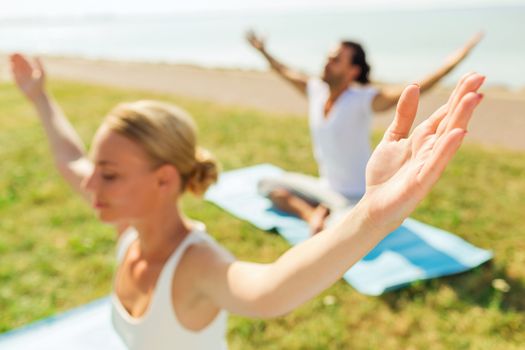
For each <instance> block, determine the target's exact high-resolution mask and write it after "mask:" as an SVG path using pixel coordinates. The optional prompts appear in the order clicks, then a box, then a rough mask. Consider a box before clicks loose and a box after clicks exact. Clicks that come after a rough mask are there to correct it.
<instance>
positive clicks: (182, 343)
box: [111, 223, 228, 350]
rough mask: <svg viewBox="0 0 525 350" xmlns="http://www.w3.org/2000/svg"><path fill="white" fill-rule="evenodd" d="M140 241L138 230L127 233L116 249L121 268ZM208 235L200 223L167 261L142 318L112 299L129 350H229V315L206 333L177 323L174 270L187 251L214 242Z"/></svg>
mask: <svg viewBox="0 0 525 350" xmlns="http://www.w3.org/2000/svg"><path fill="white" fill-rule="evenodd" d="M137 238H138V233H137V231H136V230H135V229H133V228H130V229H128V230H126V231H125V232H124V233H123V234H122V236H121V237H120V240H119V242H118V246H117V261H118V263H119V264H120V263H121V262H122V260H123V259H124V256H125V255H126V252H127V250H128V248H129V247H130V245H131V243H133V241H135V240H136V239H137ZM212 239H213V238H211V237H210V236H208V234H207V233H206V232H205V227H204V224H202V223H197V224H196V225H195V228H194V230H193V231H192V232H191V233H189V234H188V235H187V236H186V237H185V238H184V240H183V241H182V242H181V244H180V245H179V246H178V247H177V249H175V251H174V252H173V253H172V255H171V256H170V257H169V258H168V260H167V261H166V264H165V265H164V267H163V268H162V271H161V273H160V275H159V277H158V280H157V285H156V287H155V290H154V293H153V295H152V297H151V300H150V303H149V305H148V309H147V310H146V312H145V313H144V315H143V316H141V317H132V316H131V315H130V314H129V312H128V311H127V310H126V309H125V308H124V306H123V305H122V303H121V302H120V300H119V299H118V297H117V295H116V293H115V292H113V293H112V295H111V306H112V310H111V311H112V312H111V314H112V321H113V326H114V327H115V329H116V331H117V333H118V334H119V335H120V337H121V338H122V340H123V341H124V343H125V344H126V345H127V347H128V349H130V350H164V349H166V350H167V349H170V350H175V349H181V350H193V349H199V350H201V349H202V350H226V349H227V348H228V346H227V343H226V327H227V318H228V317H227V313H226V312H225V311H220V312H219V314H218V315H217V316H216V317H215V319H214V320H213V321H212V322H211V323H210V324H209V325H208V326H207V327H206V328H204V329H202V330H200V331H192V330H189V329H187V328H185V327H184V326H183V325H182V324H181V323H180V322H179V320H178V319H177V316H176V314H175V312H174V310H173V305H172V298H171V286H172V279H173V275H174V273H175V269H176V268H177V265H178V263H179V261H180V259H181V257H182V255H183V253H184V252H185V251H186V249H187V248H188V247H189V246H190V245H192V244H194V243H197V242H200V241H203V240H212Z"/></svg>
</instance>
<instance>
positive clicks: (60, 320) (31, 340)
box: [0, 297, 126, 350]
mask: <svg viewBox="0 0 525 350" xmlns="http://www.w3.org/2000/svg"><path fill="white" fill-rule="evenodd" d="M29 349H31V350H73V349H74V350H125V349H126V346H125V345H124V343H123V342H122V341H121V340H120V338H119V336H118V334H117V333H116V332H115V330H114V328H113V325H112V324H111V305H110V298H109V297H106V298H103V299H99V300H96V301H94V302H91V303H89V304H86V305H84V306H81V307H78V308H76V309H73V310H70V311H67V312H65V313H63V314H60V315H58V316H54V317H49V318H46V319H44V320H41V321H37V322H35V323H32V324H30V325H28V326H25V327H22V328H18V329H16V330H14V331H11V332H7V333H4V334H0V350H29Z"/></svg>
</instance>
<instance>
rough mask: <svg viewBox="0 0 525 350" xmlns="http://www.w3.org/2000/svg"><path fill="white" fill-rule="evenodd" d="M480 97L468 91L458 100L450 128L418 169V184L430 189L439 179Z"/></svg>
mask: <svg viewBox="0 0 525 350" xmlns="http://www.w3.org/2000/svg"><path fill="white" fill-rule="evenodd" d="M481 100H482V97H481V95H480V94H477V93H473V92H471V93H469V94H467V95H466V96H464V97H463V99H462V100H461V101H460V103H459V105H458V108H457V109H456V111H455V113H454V114H452V115H450V116H449V117H450V123H449V126H450V128H447V131H446V132H444V134H443V135H441V136H439V139H438V141H437V142H436V144H435V148H434V150H433V151H432V153H431V154H430V155H429V158H428V159H427V160H426V161H425V163H424V165H423V166H422V168H421V169H420V171H419V173H418V175H417V179H418V182H419V183H420V184H422V185H423V186H424V187H427V186H428V187H427V188H428V189H430V187H431V186H432V185H433V184H434V183H435V182H436V181H437V180H438V179H439V177H440V176H441V173H442V172H443V171H444V170H445V168H446V166H447V164H448V163H449V162H450V160H451V159H452V157H453V156H454V154H455V153H456V151H457V150H458V148H459V146H460V145H461V142H462V141H463V138H464V137H465V135H466V133H467V130H466V129H467V125H468V123H469V121H470V119H471V117H472V113H473V112H474V109H475V108H476V107H477V106H478V105H479V103H480V102H481Z"/></svg>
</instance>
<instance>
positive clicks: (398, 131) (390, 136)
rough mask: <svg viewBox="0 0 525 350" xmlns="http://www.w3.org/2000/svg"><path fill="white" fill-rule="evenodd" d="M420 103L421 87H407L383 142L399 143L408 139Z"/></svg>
mask: <svg viewBox="0 0 525 350" xmlns="http://www.w3.org/2000/svg"><path fill="white" fill-rule="evenodd" d="M418 103H419V86H418V85H416V84H412V85H409V86H407V87H406V88H405V90H403V93H402V94H401V97H400V98H399V102H398V103H397V108H396V115H395V117H394V120H393V121H392V123H391V124H390V126H389V127H388V129H387V131H386V132H385V135H384V137H383V140H385V141H399V140H401V139H404V138H406V137H408V133H409V132H410V129H411V128H412V124H414V119H415V118H416V113H417V107H418Z"/></svg>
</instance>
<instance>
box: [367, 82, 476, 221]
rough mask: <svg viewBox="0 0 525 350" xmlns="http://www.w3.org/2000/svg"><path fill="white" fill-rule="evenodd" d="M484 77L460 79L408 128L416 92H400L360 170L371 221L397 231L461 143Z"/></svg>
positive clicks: (412, 119)
mask: <svg viewBox="0 0 525 350" xmlns="http://www.w3.org/2000/svg"><path fill="white" fill-rule="evenodd" d="M483 81H484V77H483V76H482V75H480V74H477V73H470V74H467V75H465V76H464V77H463V78H462V79H461V80H460V81H459V83H458V85H457V86H456V88H455V89H454V91H453V92H452V94H451V96H450V98H449V100H448V102H447V103H446V104H445V105H443V106H442V107H441V108H439V109H438V110H437V111H436V112H434V113H433V114H432V116H430V117H429V118H428V119H426V120H425V121H424V122H423V123H421V124H420V125H419V126H418V127H416V128H415V129H414V131H413V132H412V134H411V135H410V136H409V132H410V129H411V127H412V124H413V122H414V118H415V115H416V112H417V106H418V101H419V88H418V86H416V85H411V86H409V87H407V88H406V89H405V91H404V92H403V94H402V96H401V98H400V100H399V103H398V106H397V110H396V116H395V118H394V121H393V122H392V124H391V125H390V127H389V128H388V129H387V131H386V133H385V135H384V137H383V139H382V141H381V142H380V144H379V145H378V146H377V148H376V150H375V151H374V153H373V154H372V156H371V158H370V161H369V163H368V166H367V171H366V181H367V189H366V194H365V198H367V200H368V201H367V202H368V206H369V213H370V216H371V218H372V219H373V220H374V221H375V222H378V223H381V224H382V225H386V226H387V227H390V228H392V229H393V228H395V227H397V226H398V225H399V224H400V223H401V222H402V220H403V219H404V218H406V217H407V216H408V215H409V214H410V213H411V212H412V211H413V210H414V209H415V208H416V206H417V204H418V203H419V202H420V201H421V200H422V199H423V198H424V197H425V196H426V194H427V193H428V192H429V191H430V189H431V188H432V186H433V185H434V184H435V183H436V182H437V180H438V179H439V177H440V176H441V173H442V172H443V171H444V170H445V168H446V166H447V164H448V163H449V161H450V160H451V159H452V157H453V156H454V154H455V153H456V151H457V149H458V148H459V146H460V145H461V142H462V140H463V137H464V136H465V134H466V128H467V125H468V123H469V120H470V117H471V116H472V112H473V111H474V109H475V108H476V106H477V105H478V104H479V102H480V101H481V99H482V95H481V94H478V93H477V90H478V89H479V88H480V87H481V85H482V84H483Z"/></svg>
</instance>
